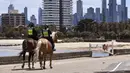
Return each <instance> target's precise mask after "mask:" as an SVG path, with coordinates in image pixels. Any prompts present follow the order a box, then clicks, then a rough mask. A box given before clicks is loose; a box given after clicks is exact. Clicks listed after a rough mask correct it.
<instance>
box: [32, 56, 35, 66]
mask: <svg viewBox="0 0 130 73" xmlns="http://www.w3.org/2000/svg"><path fill="white" fill-rule="evenodd" d="M34 68H35V67H34V53H32V69H34Z"/></svg>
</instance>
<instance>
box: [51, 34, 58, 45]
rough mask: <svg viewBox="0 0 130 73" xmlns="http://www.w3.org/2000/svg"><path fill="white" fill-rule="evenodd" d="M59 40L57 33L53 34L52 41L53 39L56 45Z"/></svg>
mask: <svg viewBox="0 0 130 73" xmlns="http://www.w3.org/2000/svg"><path fill="white" fill-rule="evenodd" d="M57 38H58V36H57V32H52V39H53V41H54V42H55V43H57Z"/></svg>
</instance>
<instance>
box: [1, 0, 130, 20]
mask: <svg viewBox="0 0 130 73" xmlns="http://www.w3.org/2000/svg"><path fill="white" fill-rule="evenodd" d="M76 1H77V0H73V13H75V12H76ZM82 1H83V9H84V13H86V12H87V8H89V7H93V8H96V7H100V8H101V0H82ZM126 1H127V2H126V3H127V7H128V17H129V18H130V0H126ZM10 3H12V4H13V5H14V7H15V9H17V10H19V12H20V13H22V12H23V11H24V7H25V6H26V7H28V18H29V20H30V16H31V15H32V14H34V15H35V16H36V18H38V8H39V7H42V0H0V14H2V13H7V12H8V6H9V4H10ZM117 3H118V4H120V0H117Z"/></svg>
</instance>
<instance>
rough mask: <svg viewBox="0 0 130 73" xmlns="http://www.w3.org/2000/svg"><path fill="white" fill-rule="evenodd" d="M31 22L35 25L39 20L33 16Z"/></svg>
mask: <svg viewBox="0 0 130 73" xmlns="http://www.w3.org/2000/svg"><path fill="white" fill-rule="evenodd" d="M30 22H32V23H33V24H34V25H36V24H37V19H36V17H35V15H32V16H31V17H30Z"/></svg>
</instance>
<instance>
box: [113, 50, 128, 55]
mask: <svg viewBox="0 0 130 73" xmlns="http://www.w3.org/2000/svg"><path fill="white" fill-rule="evenodd" d="M114 54H115V55H126V54H130V49H114Z"/></svg>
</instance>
